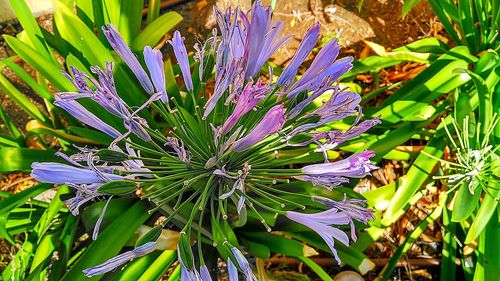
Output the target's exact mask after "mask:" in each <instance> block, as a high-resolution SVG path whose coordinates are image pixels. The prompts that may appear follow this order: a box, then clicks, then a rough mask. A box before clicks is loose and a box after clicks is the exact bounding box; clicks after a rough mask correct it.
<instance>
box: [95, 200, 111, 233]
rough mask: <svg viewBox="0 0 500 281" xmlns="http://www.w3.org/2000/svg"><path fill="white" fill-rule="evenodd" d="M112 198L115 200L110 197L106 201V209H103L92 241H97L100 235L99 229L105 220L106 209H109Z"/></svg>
mask: <svg viewBox="0 0 500 281" xmlns="http://www.w3.org/2000/svg"><path fill="white" fill-rule="evenodd" d="M112 198H113V196H110V197H109V198H108V201H106V204H105V205H104V208H102V211H101V215H100V216H99V218H98V219H97V222H96V223H95V226H94V231H93V232H92V240H96V239H97V235H99V229H100V227H101V223H102V220H103V219H104V214H106V209H107V208H108V205H109V202H111V199H112Z"/></svg>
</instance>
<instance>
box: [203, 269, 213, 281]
mask: <svg viewBox="0 0 500 281" xmlns="http://www.w3.org/2000/svg"><path fill="white" fill-rule="evenodd" d="M200 277H201V281H212V277H211V276H210V272H209V271H208V268H207V266H206V265H203V266H202V267H201V268H200Z"/></svg>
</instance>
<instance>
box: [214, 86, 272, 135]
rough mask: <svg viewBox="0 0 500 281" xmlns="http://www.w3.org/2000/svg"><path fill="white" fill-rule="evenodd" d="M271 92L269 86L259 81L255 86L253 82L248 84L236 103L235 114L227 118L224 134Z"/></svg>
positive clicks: (223, 129) (223, 128)
mask: <svg viewBox="0 0 500 281" xmlns="http://www.w3.org/2000/svg"><path fill="white" fill-rule="evenodd" d="M270 91H271V89H270V87H269V85H268V84H266V83H264V82H263V81H261V80H259V81H258V82H257V83H255V85H254V84H253V83H252V81H250V82H248V84H247V85H246V86H245V88H244V89H243V92H242V93H241V95H240V96H239V97H238V101H237V102H236V106H235V107H234V110H233V112H232V113H231V115H230V116H229V117H228V118H227V120H226V122H224V125H223V126H222V134H226V133H228V132H229V131H230V130H231V129H232V128H233V127H234V125H236V123H237V122H238V120H240V118H241V117H243V116H244V115H245V114H247V113H248V112H249V111H250V110H252V109H253V108H254V107H255V106H256V105H257V104H258V103H259V101H260V100H262V99H263V98H265V97H266V94H267V93H269V92H270Z"/></svg>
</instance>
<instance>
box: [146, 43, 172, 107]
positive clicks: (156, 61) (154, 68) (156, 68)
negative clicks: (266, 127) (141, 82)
mask: <svg viewBox="0 0 500 281" xmlns="http://www.w3.org/2000/svg"><path fill="white" fill-rule="evenodd" d="M144 61H145V62H146V66H147V68H148V70H149V75H150V76H151V80H152V81H153V85H154V86H155V89H156V91H157V92H161V93H162V95H161V101H162V102H168V96H167V89H166V88H165V71H164V70H163V56H162V54H161V52H160V50H158V49H156V48H154V49H153V48H151V47H150V46H146V47H144Z"/></svg>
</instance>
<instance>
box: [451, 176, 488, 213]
mask: <svg viewBox="0 0 500 281" xmlns="http://www.w3.org/2000/svg"><path fill="white" fill-rule="evenodd" d="M467 185H468V184H467V183H466V182H464V183H462V184H461V185H460V186H459V187H458V191H457V193H456V195H455V200H454V203H453V211H452V213H451V221H453V222H461V221H464V220H466V219H467V218H468V217H469V216H470V215H471V214H472V212H474V210H475V209H476V207H477V206H478V205H479V199H480V198H481V193H482V191H481V190H480V189H479V190H476V192H474V194H471V193H470V191H469V188H468V186H467Z"/></svg>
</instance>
